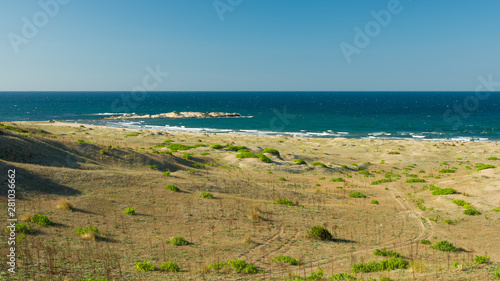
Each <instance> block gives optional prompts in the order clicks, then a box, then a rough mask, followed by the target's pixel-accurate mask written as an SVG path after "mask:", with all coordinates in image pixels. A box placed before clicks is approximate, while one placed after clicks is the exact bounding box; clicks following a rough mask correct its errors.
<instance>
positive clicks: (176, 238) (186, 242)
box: [167, 236, 189, 246]
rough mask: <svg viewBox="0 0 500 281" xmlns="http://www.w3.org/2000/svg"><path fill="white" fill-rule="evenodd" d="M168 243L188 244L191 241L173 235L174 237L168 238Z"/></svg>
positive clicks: (176, 244)
mask: <svg viewBox="0 0 500 281" xmlns="http://www.w3.org/2000/svg"><path fill="white" fill-rule="evenodd" d="M167 243H170V244H172V245H174V246H184V245H188V244H189V242H188V241H186V240H185V239H184V238H182V237H180V236H177V237H173V238H172V239H170V240H167Z"/></svg>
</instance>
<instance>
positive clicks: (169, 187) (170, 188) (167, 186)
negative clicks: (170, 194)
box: [165, 184, 180, 192]
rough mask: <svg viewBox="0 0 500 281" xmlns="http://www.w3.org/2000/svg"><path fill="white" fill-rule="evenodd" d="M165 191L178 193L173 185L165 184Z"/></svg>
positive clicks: (177, 189)
mask: <svg viewBox="0 0 500 281" xmlns="http://www.w3.org/2000/svg"><path fill="white" fill-rule="evenodd" d="M165 189H168V190H172V191H174V192H179V191H180V189H179V188H178V187H177V186H175V185H173V184H167V185H166V186H165Z"/></svg>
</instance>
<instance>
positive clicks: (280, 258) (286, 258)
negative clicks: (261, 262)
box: [272, 256, 302, 265]
mask: <svg viewBox="0 0 500 281" xmlns="http://www.w3.org/2000/svg"><path fill="white" fill-rule="evenodd" d="M272 261H273V262H284V263H288V264H290V265H302V263H301V262H299V261H298V260H296V259H294V258H292V257H289V256H278V257H275V258H274V259H272Z"/></svg>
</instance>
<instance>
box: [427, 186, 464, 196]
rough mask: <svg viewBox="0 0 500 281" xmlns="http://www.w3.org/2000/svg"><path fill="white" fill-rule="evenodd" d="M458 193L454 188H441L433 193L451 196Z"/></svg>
mask: <svg viewBox="0 0 500 281" xmlns="http://www.w3.org/2000/svg"><path fill="white" fill-rule="evenodd" d="M457 193H458V192H457V191H456V190H455V189H453V188H439V187H438V189H436V190H434V191H433V192H432V195H449V194H457Z"/></svg>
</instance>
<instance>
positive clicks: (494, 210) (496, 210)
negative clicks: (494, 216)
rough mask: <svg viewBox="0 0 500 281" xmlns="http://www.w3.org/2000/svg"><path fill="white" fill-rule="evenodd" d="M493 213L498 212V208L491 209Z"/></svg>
mask: <svg viewBox="0 0 500 281" xmlns="http://www.w3.org/2000/svg"><path fill="white" fill-rule="evenodd" d="M492 211H493V212H500V207H496V208H495V209H492Z"/></svg>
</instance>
